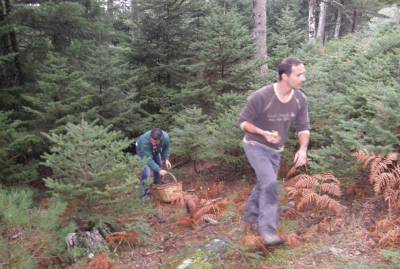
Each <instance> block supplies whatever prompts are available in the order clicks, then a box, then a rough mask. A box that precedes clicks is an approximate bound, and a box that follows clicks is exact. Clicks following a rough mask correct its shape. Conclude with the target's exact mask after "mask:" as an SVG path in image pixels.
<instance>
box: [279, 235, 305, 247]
mask: <svg viewBox="0 0 400 269" xmlns="http://www.w3.org/2000/svg"><path fill="white" fill-rule="evenodd" d="M284 239H285V240H286V241H287V244H288V245H289V246H291V247H297V246H300V245H302V244H303V240H302V239H301V237H300V236H298V235H297V234H295V233H291V234H288V235H287V236H286V238H284Z"/></svg>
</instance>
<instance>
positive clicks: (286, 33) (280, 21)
mask: <svg viewBox="0 0 400 269" xmlns="http://www.w3.org/2000/svg"><path fill="white" fill-rule="evenodd" d="M270 32H271V35H270V38H268V40H271V41H270V48H271V58H272V59H271V61H270V63H271V68H272V67H274V69H275V67H276V66H277V64H278V63H279V62H280V61H281V60H282V59H283V58H286V57H289V56H290V55H293V54H294V51H295V50H296V49H297V48H298V47H299V45H300V44H302V43H303V42H304V41H305V40H306V33H305V31H304V30H303V29H301V28H299V25H298V19H297V18H296V14H295V11H294V8H293V7H290V6H289V5H286V6H285V7H284V8H283V10H282V11H281V16H280V17H278V18H277V19H276V22H275V26H274V28H273V30H272V31H270Z"/></svg>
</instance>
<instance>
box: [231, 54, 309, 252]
mask: <svg viewBox="0 0 400 269" xmlns="http://www.w3.org/2000/svg"><path fill="white" fill-rule="evenodd" d="M278 75H279V80H278V82H277V83H274V84H271V85H267V86H264V87H262V88H261V89H259V90H257V91H255V92H254V93H252V94H251V95H250V96H249V97H248V98H247V101H246V105H245V107H244V108H243V110H242V111H241V113H240V117H239V126H240V129H242V131H243V132H244V133H245V135H244V138H243V142H244V151H245V153H246V157H247V159H248V161H249V163H250V164H251V166H252V167H253V169H254V171H255V173H256V177H257V183H256V185H255V187H254V188H253V191H252V193H251V195H250V197H249V200H248V203H247V207H246V209H245V212H244V221H245V222H246V225H251V227H257V226H258V231H259V233H260V235H261V237H262V239H263V241H264V243H265V244H266V245H267V246H273V245H279V244H283V243H285V241H284V240H282V239H281V238H280V237H279V235H278V233H277V225H278V217H279V216H278V210H279V194H278V184H277V170H278V167H279V162H280V158H281V152H282V151H283V149H284V144H285V142H286V140H287V137H288V131H289V127H290V126H291V124H292V122H293V123H294V127H295V129H296V132H297V134H298V138H299V142H300V148H299V150H298V151H297V152H296V154H295V156H294V163H295V166H296V167H299V166H302V165H304V164H305V163H306V161H307V147H308V143H309V140H310V131H309V129H310V121H309V117H308V103H307V98H306V96H305V95H304V93H303V92H302V91H301V90H300V88H301V86H302V85H303V83H304V81H305V80H306V78H305V68H304V64H303V63H302V62H301V61H300V60H299V59H296V58H286V59H284V60H282V62H281V63H280V64H279V65H278Z"/></svg>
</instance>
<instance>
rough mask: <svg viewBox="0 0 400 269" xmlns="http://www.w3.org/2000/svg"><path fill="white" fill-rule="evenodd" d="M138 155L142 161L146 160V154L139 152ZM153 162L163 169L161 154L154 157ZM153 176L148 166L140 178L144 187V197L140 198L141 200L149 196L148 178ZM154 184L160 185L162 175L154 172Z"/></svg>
mask: <svg viewBox="0 0 400 269" xmlns="http://www.w3.org/2000/svg"><path fill="white" fill-rule="evenodd" d="M138 155H139V157H140V159H144V157H145V156H144V154H142V153H140V152H138ZM153 161H155V162H156V164H158V165H159V166H160V167H161V157H160V154H157V155H156V156H153ZM150 174H151V169H150V167H149V166H148V165H146V166H145V167H144V169H143V172H142V176H141V177H140V183H141V186H142V195H141V196H140V197H141V198H143V197H145V196H147V195H148V194H149V190H148V188H147V178H149V177H150ZM153 182H154V184H159V183H160V173H158V172H154V171H153Z"/></svg>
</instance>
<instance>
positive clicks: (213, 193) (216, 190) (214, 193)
mask: <svg viewBox="0 0 400 269" xmlns="http://www.w3.org/2000/svg"><path fill="white" fill-rule="evenodd" d="M224 186H225V185H224V182H223V181H220V182H217V183H214V184H213V185H212V186H211V187H209V188H207V190H206V191H205V192H202V193H201V194H200V197H201V198H203V199H214V198H217V197H219V196H221V194H223V192H224Z"/></svg>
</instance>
